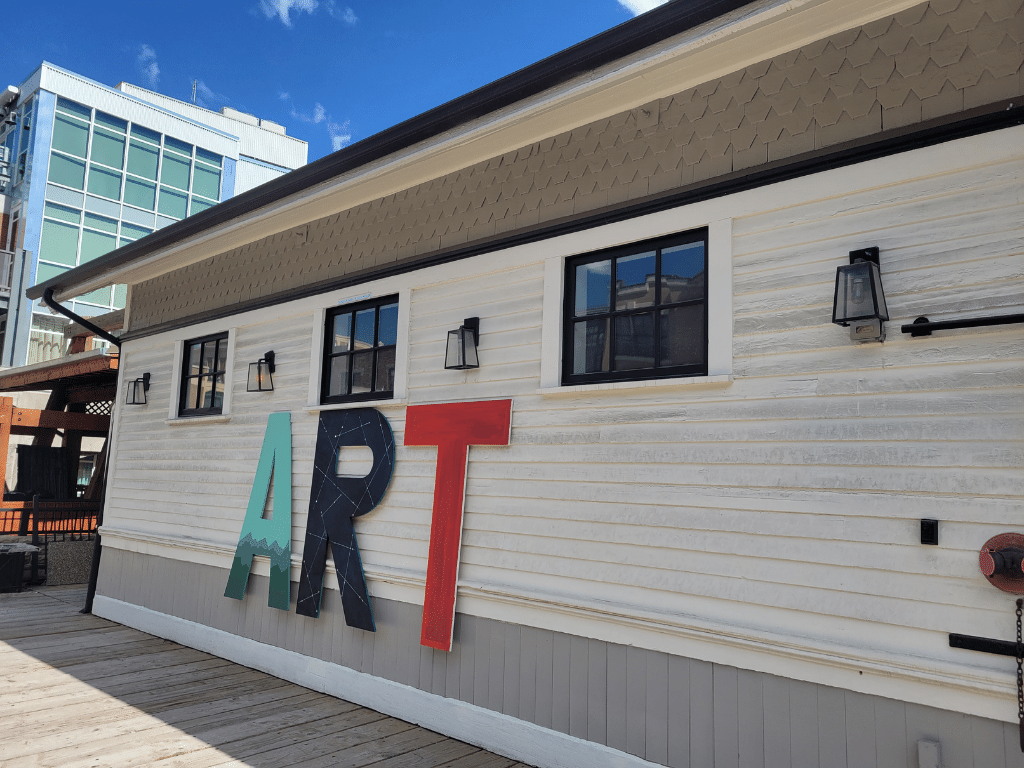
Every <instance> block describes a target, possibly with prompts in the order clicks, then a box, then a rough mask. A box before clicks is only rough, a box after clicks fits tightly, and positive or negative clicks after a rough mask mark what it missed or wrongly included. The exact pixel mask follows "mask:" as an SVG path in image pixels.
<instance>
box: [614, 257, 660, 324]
mask: <svg viewBox="0 0 1024 768" xmlns="http://www.w3.org/2000/svg"><path fill="white" fill-rule="evenodd" d="M656 262H657V258H656V256H655V254H654V252H653V251H651V252H649V253H636V254H633V255H632V256H623V257H622V258H619V259H616V260H615V309H617V310H619V309H635V308H637V307H650V306H653V304H654V279H655V276H656V274H657V272H656V270H657V263H656Z"/></svg>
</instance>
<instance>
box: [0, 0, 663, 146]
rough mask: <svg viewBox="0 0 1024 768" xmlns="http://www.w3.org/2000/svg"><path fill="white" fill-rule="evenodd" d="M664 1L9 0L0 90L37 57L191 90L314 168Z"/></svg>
mask: <svg viewBox="0 0 1024 768" xmlns="http://www.w3.org/2000/svg"><path fill="white" fill-rule="evenodd" d="M665 1H666V0H546V1H545V0H489V1H488V2H479V0H446V1H445V2H441V3H427V2H422V1H420V0H241V2H218V0H207V2H195V0H182V1H180V2H175V3H168V2H162V1H159V0H157V1H154V2H150V3H145V4H143V3H140V2H138V0H134V1H133V2H115V1H111V2H99V3H83V2H75V3H40V4H39V5H36V4H34V3H26V2H19V3H12V4H11V7H9V8H8V10H7V12H6V15H7V17H8V19H7V20H8V24H7V26H6V28H7V29H8V30H9V32H8V34H7V35H5V50H4V53H3V57H2V62H3V64H2V69H3V71H2V72H0V79H4V80H5V82H4V83H2V84H0V88H2V87H3V85H7V84H8V83H11V84H17V83H20V82H21V81H22V80H23V79H24V78H25V77H27V76H28V75H29V74H30V73H31V72H32V70H34V69H35V67H36V66H37V65H38V64H39V63H40V62H41V61H44V60H45V61H49V62H51V63H53V64H56V65H57V66H60V67H63V68H65V69H69V70H71V71H73V72H77V73H80V74H82V75H85V76H86V77H89V78H91V79H93V80H96V81H98V82H100V83H103V84H105V85H111V86H112V85H115V84H116V83H117V82H119V81H121V80H127V81H128V82H131V83H135V84H138V85H142V86H144V87H147V88H152V89H154V90H156V91H159V92H160V93H163V94H166V95H168V96H173V97H175V98H179V99H184V100H191V98H192V81H193V80H195V81H198V82H197V87H196V101H197V103H198V104H200V105H201V106H205V107H207V108H210V109H215V110H219V109H220V108H221V107H223V106H232V107H235V108H236V109H240V110H242V111H245V112H250V113H252V114H255V115H257V116H258V117H262V118H267V119H270V120H273V121H275V122H278V123H281V124H282V125H284V126H286V127H287V129H288V133H289V135H292V136H297V137H299V138H302V139H305V140H306V141H308V142H309V159H310V160H315V159H317V158H319V157H323V156H324V155H326V154H329V153H330V152H332V151H334V150H335V149H339V148H341V147H343V146H346V145H347V144H349V143H352V142H355V141H359V140H360V139H364V138H366V137H368V136H371V135H373V134H374V133H377V132H378V131H380V130H383V129H384V128H387V127H388V126H391V125H394V124H396V123H399V122H401V121H402V120H405V119H407V118H410V117H413V116H414V115H417V114H419V113H420V112H423V111H425V110H427V109H430V108H432V107H436V106H438V105H439V104H443V103H444V102H446V101H448V100H450V99H453V98H455V97H457V96H460V95H462V94H464V93H467V92H469V91H471V90H473V89H475V88H478V87H480V86H482V85H485V84H486V83H489V82H491V81H492V80H495V79H497V78H499V77H502V76H503V75H507V74H509V73H510V72H514V71H515V70H517V69H520V68H522V67H524V66H526V65H528V64H531V63H533V62H535V61H538V60H539V59H542V58H544V57H545V56H549V55H551V54H553V53H555V52H557V51H560V50H562V49H563V48H567V47H568V46H570V45H573V44H574V43H578V42H580V41H581V40H585V39H586V38H588V37H591V36H592V35H595V34H597V33H599V32H602V31H604V30H606V29H609V28H611V27H614V26H616V25H618V24H621V23H623V22H625V21H628V20H629V19H631V18H633V16H635V15H636V14H638V13H641V12H643V11H646V10H649V9H650V8H653V7H655V6H657V5H661V4H663V3H664V2H665ZM10 30H19V32H18V33H13V34H12V33H10Z"/></svg>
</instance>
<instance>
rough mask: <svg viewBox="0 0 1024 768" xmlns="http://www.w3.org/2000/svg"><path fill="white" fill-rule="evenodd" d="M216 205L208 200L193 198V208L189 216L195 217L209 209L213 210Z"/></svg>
mask: <svg viewBox="0 0 1024 768" xmlns="http://www.w3.org/2000/svg"><path fill="white" fill-rule="evenodd" d="M214 205H216V203H211V202H209V201H208V200H203V199H201V198H198V197H193V198H192V207H191V208H189V215H190V216H192V215H195V214H197V213H199V212H200V211H205V210H206V209H207V208H213V206H214Z"/></svg>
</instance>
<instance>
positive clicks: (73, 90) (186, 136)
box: [40, 63, 238, 159]
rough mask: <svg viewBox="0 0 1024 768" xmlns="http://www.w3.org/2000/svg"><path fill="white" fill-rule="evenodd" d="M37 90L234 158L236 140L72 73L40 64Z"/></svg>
mask: <svg viewBox="0 0 1024 768" xmlns="http://www.w3.org/2000/svg"><path fill="white" fill-rule="evenodd" d="M40 70H41V73H40V74H41V81H40V87H41V88H43V89H44V90H47V91H51V92H52V93H56V94H57V95H58V96H63V97H65V98H68V99H71V100H72V101H78V102H81V103H82V104H85V105H86V106H89V107H95V108H96V109H99V110H101V111H103V112H107V113H109V114H111V115H114V116H115V117H119V118H121V119H122V120H131V121H132V122H135V123H139V124H141V125H143V126H145V127H146V128H150V129H152V130H154V131H159V132H160V133H166V134H169V135H170V136H173V137H174V138H176V139H181V140H182V141H187V142H189V143H190V144H197V145H199V146H200V147H202V148H203V149H208V150H210V151H211V152H216V153H217V154H219V155H224V156H225V157H230V158H232V159H237V158H238V137H237V136H233V135H231V134H229V133H226V132H224V131H220V130H218V129H216V128H213V127H211V126H207V125H202V124H201V123H197V122H195V121H194V120H189V119H188V118H186V117H183V116H182V115H177V114H174V113H173V112H170V111H168V110H166V109H163V108H162V107H159V106H156V105H153V104H147V103H146V102H144V101H141V100H140V99H137V98H135V97H133V96H129V95H128V94H126V93H122V92H121V91H119V90H117V89H115V88H109V87H107V86H105V85H102V84H100V83H96V82H93V81H92V80H89V79H88V78H85V77H82V76H81V75H76V74H74V73H73V72H68V71H66V70H63V69H60V68H58V67H54V66H53V65H52V64H47V63H44V64H43V66H42V67H40Z"/></svg>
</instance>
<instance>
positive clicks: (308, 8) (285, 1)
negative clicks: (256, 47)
mask: <svg viewBox="0 0 1024 768" xmlns="http://www.w3.org/2000/svg"><path fill="white" fill-rule="evenodd" d="M319 5H320V3H319V2H318V1H317V0H260V9H261V10H262V11H263V13H264V15H265V16H266V17H267V18H268V19H273V18H274V17H275V16H276V17H277V18H279V19H280V20H281V23H282V24H284V25H285V26H286V27H290V26H291V25H292V18H291V13H292V11H295V12H296V13H302V12H303V11H305V12H306V13H309V14H311V13H313V11H315V10H316V9H317V7H319Z"/></svg>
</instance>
